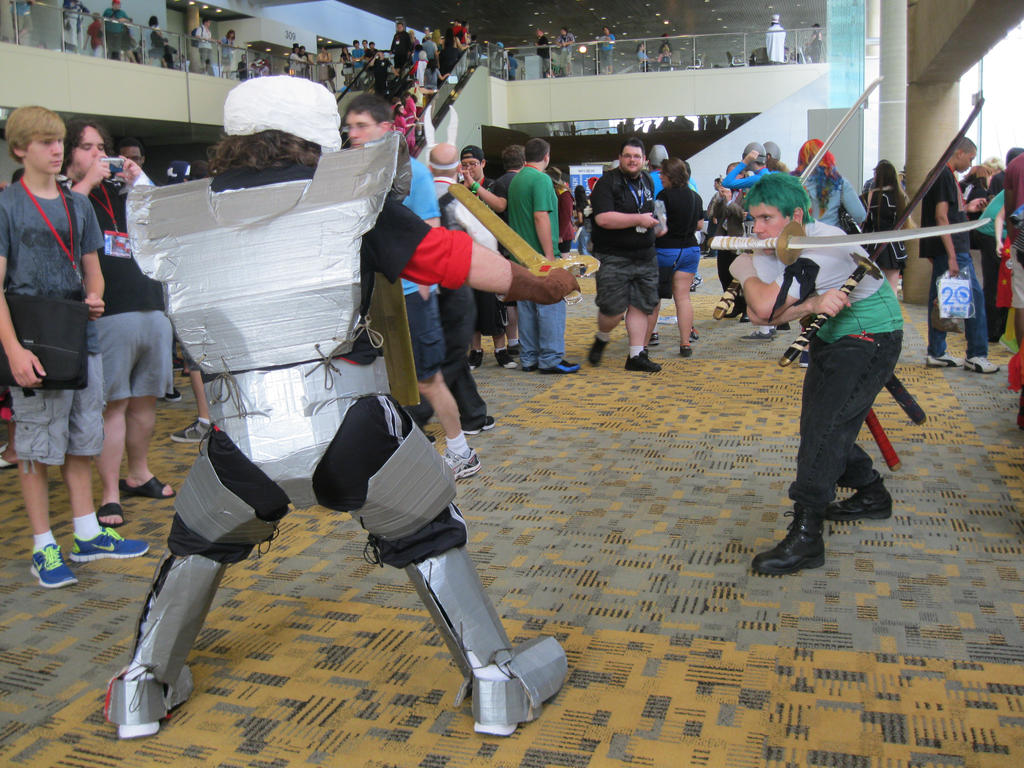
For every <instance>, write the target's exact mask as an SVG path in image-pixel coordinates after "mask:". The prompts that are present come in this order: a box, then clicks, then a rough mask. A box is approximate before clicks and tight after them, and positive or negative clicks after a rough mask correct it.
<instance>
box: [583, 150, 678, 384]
mask: <svg viewBox="0 0 1024 768" xmlns="http://www.w3.org/2000/svg"><path fill="white" fill-rule="evenodd" d="M645 162H646V157H645V151H644V144H643V142H642V141H640V139H637V138H632V139H627V140H626V141H625V142H623V144H622V147H621V148H620V150H619V167H618V168H614V169H613V170H611V171H608V172H607V173H606V174H604V175H603V176H602V177H601V178H600V179H598V180H597V183H596V184H595V185H594V189H593V191H592V192H591V193H590V205H591V207H592V208H593V210H594V228H593V241H594V256H595V257H596V258H597V260H598V261H599V262H601V269H599V270H598V272H597V276H596V278H597V300H596V303H597V335H596V336H595V338H594V343H593V344H592V345H591V347H590V354H589V355H588V356H587V359H588V360H590V364H591V365H600V363H601V355H602V354H603V353H604V348H605V347H606V346H607V345H608V339H609V334H610V333H611V332H612V331H613V330H614V329H615V326H617V325H618V324H619V322H620V321H621V320H622V319H623V317H625V319H626V333H627V334H628V335H629V356H628V357H627V358H626V370H627V371H645V372H648V373H657V372H658V371H660V370H661V366H660V365H658V364H657V363H655V362H653V361H651V360H650V359H649V358H648V357H647V350H646V349H645V348H644V343H645V342H646V341H647V329H648V324H649V322H650V316H651V314H652V313H653V312H654V308H655V307H656V306H657V305H658V260H657V256H656V255H655V251H654V238H655V230H656V229H657V228H658V226H659V223H658V219H657V217H656V216H655V215H654V182H653V181H652V180H651V177H650V176H649V175H648V174H647V172H646V171H644V170H643V166H644V163H645Z"/></svg>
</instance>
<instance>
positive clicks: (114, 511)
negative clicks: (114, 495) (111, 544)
mask: <svg viewBox="0 0 1024 768" xmlns="http://www.w3.org/2000/svg"><path fill="white" fill-rule="evenodd" d="M111 515H117V516H118V517H120V518H121V522H120V523H104V522H103V521H102V520H100V518H101V517H110V516H111ZM96 520H97V522H99V524H100V525H101V526H102V527H104V528H120V527H121V526H122V525H124V524H125V523H127V522H128V518H127V517H126V516H125V514H124V510H123V509H121V505H120V504H117V503H115V502H113V501H112V502H110V503H109V504H104V505H103V506H102V507H100V508H99V509H97V510H96Z"/></svg>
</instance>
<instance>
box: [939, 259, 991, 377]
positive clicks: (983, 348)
mask: <svg viewBox="0 0 1024 768" xmlns="http://www.w3.org/2000/svg"><path fill="white" fill-rule="evenodd" d="M956 263H957V266H959V267H960V274H961V275H964V276H966V277H969V278H970V280H971V299H972V300H973V301H974V317H968V318H967V319H966V320H964V335H965V336H966V337H967V356H968V357H986V356H988V318H987V317H986V316H985V294H984V293H983V292H982V290H981V284H980V283H979V282H978V276H977V275H976V274H975V273H974V262H973V261H971V254H970V253H966V252H964V253H957V255H956ZM948 268H949V261H948V260H947V259H946V258H945V257H938V258H934V259H932V280H931V283H930V284H929V285H928V308H929V312H928V354H929V355H931V356H932V357H941V356H942V355H944V354H946V334H945V333H944V332H943V331H936V330H935V329H934V328H932V314H931V311H930V310H931V307H932V306H934V304H935V299H936V297H937V296H938V295H939V292H938V289H937V288H936V287H935V281H936V280H938V279H939V278H940V277H942V274H943V273H944V272H945V271H946V270H947V269H948Z"/></svg>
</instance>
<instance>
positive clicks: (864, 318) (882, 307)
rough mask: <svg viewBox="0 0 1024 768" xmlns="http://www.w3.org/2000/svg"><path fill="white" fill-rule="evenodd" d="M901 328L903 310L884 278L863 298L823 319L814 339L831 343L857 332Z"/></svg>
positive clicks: (886, 331) (882, 331)
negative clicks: (875, 288)
mask: <svg viewBox="0 0 1024 768" xmlns="http://www.w3.org/2000/svg"><path fill="white" fill-rule="evenodd" d="M902 327H903V312H901V311H900V303H899V301H898V300H897V298H896V294H895V293H893V290H892V286H891V285H889V281H888V280H882V285H881V286H879V288H878V290H877V291H875V292H874V293H873V294H871V295H870V296H868V297H867V298H866V299H861V300H860V301H857V302H854V303H853V304H851V305H850V306H849V307H847V308H846V309H844V310H843V311H842V312H840V313H839V314H838V315H836V316H835V317H833V318H831V319H830V320H829V321H828V322H826V323H825V324H824V325H823V326H822V327H821V330H820V331H818V338H820V339H821V340H822V341H824V342H827V343H829V344H831V343H832V342H833V341H835V340H836V339H839V338H842V337H843V336H849V335H851V334H852V335H856V334H858V333H862V332H863V333H867V334H872V333H889V332H891V331H898V330H900V329H901V328H902Z"/></svg>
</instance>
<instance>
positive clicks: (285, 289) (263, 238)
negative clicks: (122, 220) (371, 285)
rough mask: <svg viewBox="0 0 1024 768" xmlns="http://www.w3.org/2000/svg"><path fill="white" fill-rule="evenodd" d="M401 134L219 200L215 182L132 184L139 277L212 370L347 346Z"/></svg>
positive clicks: (291, 359)
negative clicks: (363, 263)
mask: <svg viewBox="0 0 1024 768" xmlns="http://www.w3.org/2000/svg"><path fill="white" fill-rule="evenodd" d="M398 140H400V138H399V137H397V135H396V137H395V138H392V137H388V138H387V139H386V140H383V141H381V142H375V143H374V144H373V145H370V146H366V147H363V148H361V149H358V150H349V151H344V152H333V153H329V154H326V155H324V156H323V157H322V158H321V160H320V163H319V165H318V166H317V169H316V173H315V175H314V177H313V179H312V180H311V181H291V182H286V183H282V184H271V185H267V186H262V187H254V188H251V189H240V190H230V191H226V192H219V193H213V192H211V190H210V181H209V180H206V179H204V180H202V181H197V182H192V183H189V184H181V185H173V186H168V187H136V188H135V189H133V190H132V192H131V194H130V196H129V199H128V230H129V232H130V233H131V238H132V248H133V253H134V254H135V258H136V260H137V261H138V263H139V266H140V268H141V269H142V271H143V272H144V273H145V274H146V275H148V276H149V277H152V278H153V279H155V280H159V281H160V282H162V283H163V284H164V286H165V295H166V299H167V314H168V316H169V317H170V318H171V321H172V322H173V323H174V329H175V332H176V333H177V336H178V339H179V340H180V341H181V343H182V345H183V346H184V347H185V350H186V351H187V352H188V354H189V356H190V357H192V359H194V360H195V361H196V362H197V364H198V365H199V367H200V369H201V370H202V371H203V372H204V373H207V374H210V373H224V372H229V371H247V370H251V369H254V368H268V367H271V366H279V365H289V364H293V363H302V362H307V361H310V360H317V359H320V358H322V357H323V356H324V355H327V354H329V353H331V352H332V351H333V352H335V353H336V354H337V353H341V352H346V351H348V350H349V349H350V348H351V343H352V340H353V337H354V335H355V329H356V325H357V323H358V319H359V317H358V315H359V300H360V295H361V294H360V244H361V241H362V236H363V235H364V234H366V233H367V232H368V231H369V230H370V229H371V228H372V227H373V225H374V222H375V221H376V219H377V216H378V214H379V213H380V210H381V207H382V206H383V204H384V199H385V197H386V195H387V193H388V191H389V189H390V188H391V183H392V180H393V178H394V176H395V170H396V163H397V142H398Z"/></svg>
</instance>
